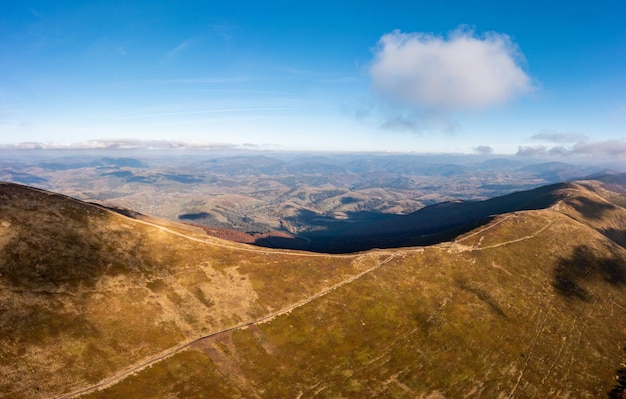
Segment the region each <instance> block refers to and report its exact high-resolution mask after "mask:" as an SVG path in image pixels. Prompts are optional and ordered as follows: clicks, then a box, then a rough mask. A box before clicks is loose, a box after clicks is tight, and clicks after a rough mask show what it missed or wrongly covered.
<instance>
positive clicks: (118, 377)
mask: <svg viewBox="0 0 626 399" xmlns="http://www.w3.org/2000/svg"><path fill="white" fill-rule="evenodd" d="M157 227H158V226H157ZM174 233H175V232H174ZM181 235H182V236H184V234H181ZM187 238H190V239H193V238H192V237H187ZM379 254H380V255H385V254H387V253H385V252H383V253H379ZM395 256H396V254H391V255H389V256H388V257H387V258H385V259H383V260H382V261H380V262H378V263H376V265H374V266H373V267H371V268H369V269H367V270H365V271H363V272H361V273H359V274H356V275H354V276H352V277H350V278H348V279H346V280H343V281H341V282H339V283H337V284H335V285H332V286H330V287H328V288H325V289H323V290H322V291H320V292H318V293H317V294H315V295H313V296H310V297H308V298H305V299H303V300H301V301H298V302H296V303H293V304H291V305H289V306H287V307H285V308H282V309H279V310H277V311H274V312H271V313H269V314H267V315H265V316H263V317H261V318H258V319H255V320H252V321H248V322H245V323H241V324H237V325H235V326H232V327H228V328H225V329H223V330H219V331H214V332H212V333H209V334H206V335H203V336H201V337H198V338H194V339H192V340H187V341H185V342H183V343H181V344H179V345H177V346H175V347H173V348H169V349H167V350H165V351H163V352H160V353H158V354H156V355H154V356H152V357H150V358H148V359H144V360H142V361H141V362H140V363H137V364H135V365H132V366H129V367H127V368H125V369H122V370H120V371H119V372H117V373H116V374H115V375H112V376H111V377H108V378H106V379H104V380H102V381H100V382H98V383H97V384H94V385H91V386H88V387H85V388H82V389H79V390H76V391H74V392H70V393H67V394H65V395H61V396H59V397H58V398H57V399H70V398H76V397H79V396H82V395H85V394H88V393H91V392H94V391H97V390H100V389H104V388H107V387H110V386H112V385H115V384H117V383H118V382H120V381H122V380H123V379H125V378H126V377H128V376H130V375H132V374H134V373H137V372H139V371H141V370H143V369H145V368H147V367H150V366H151V365H153V364H155V363H158V362H160V361H161V360H164V359H166V358H168V357H171V356H173V355H175V354H177V353H179V352H182V351H183V350H185V349H187V348H189V347H190V346H191V345H193V344H195V343H198V342H200V341H202V340H204V339H207V338H210V337H213V336H215V335H219V334H223V333H227V332H229V331H235V330H240V329H243V328H246V327H250V326H253V325H258V324H262V323H266V322H268V321H270V320H272V319H274V318H275V317H278V316H281V315H283V314H286V313H289V312H291V311H292V310H294V309H296V308H299V307H301V306H304V305H306V304H307V303H309V302H311V301H314V300H315V299H317V298H320V297H322V296H324V295H326V294H328V293H329V292H331V291H333V290H335V289H337V288H339V287H342V286H344V285H346V284H349V283H351V282H353V281H355V280H357V279H359V278H361V277H363V276H364V275H366V274H368V273H371V272H373V271H375V270H376V269H378V268H380V267H381V266H383V265H385V264H386V263H389V262H390V261H391V260H393V258H394V257H395Z"/></svg>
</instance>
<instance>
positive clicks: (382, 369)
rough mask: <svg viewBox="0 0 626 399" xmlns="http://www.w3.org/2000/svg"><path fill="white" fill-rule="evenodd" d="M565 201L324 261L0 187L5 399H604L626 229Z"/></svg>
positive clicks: (625, 266) (623, 306)
mask: <svg viewBox="0 0 626 399" xmlns="http://www.w3.org/2000/svg"><path fill="white" fill-rule="evenodd" d="M563 190H564V191H562V192H559V193H558V198H563V199H562V200H560V201H559V202H558V203H556V204H555V205H554V206H552V207H551V208H548V209H544V210H530V211H520V212H515V213H510V214H505V215H501V216H498V217H496V218H494V219H493V220H492V221H491V222H490V223H489V224H488V225H486V226H482V227H481V228H479V229H476V230H473V231H471V232H468V233H466V234H464V235H463V236H460V237H457V239H456V240H455V241H453V242H449V243H443V244H439V245H435V246H430V247H421V248H419V247H416V248H403V249H395V250H393V249H390V250H386V251H372V252H368V253H363V254H354V255H347V256H330V255H323V254H307V253H298V252H288V251H264V250H259V249H254V248H251V247H248V246H243V245H237V244H230V243H226V242H223V241H219V240H216V239H209V238H200V237H201V236H195V235H193V234H192V238H191V239H189V238H184V237H182V236H185V235H188V234H187V233H182V232H180V231H178V234H180V235H176V234H174V231H173V230H164V229H162V228H158V227H157V226H153V225H149V224H145V223H142V222H141V221H136V220H131V219H128V218H124V217H122V216H119V215H115V214H113V213H110V212H107V211H105V210H102V209H101V208H95V207H92V206H89V205H85V204H82V203H79V202H76V201H73V200H70V199H68V198H65V197H59V196H49V195H48V196H47V194H44V193H41V192H38V191H33V190H30V189H27V188H23V187H19V186H8V185H4V186H1V187H0V196H2V198H1V199H0V207H2V209H1V210H0V215H1V217H2V221H0V224H1V226H2V228H3V229H4V230H3V231H2V234H0V237H1V238H0V239H1V240H2V242H1V243H0V245H1V246H2V251H1V256H2V259H1V260H0V273H2V276H0V283H1V284H2V285H1V288H0V306H1V307H2V309H1V312H0V337H2V338H1V339H2V346H0V348H1V349H0V350H1V351H2V352H0V356H1V359H2V361H1V362H0V381H1V384H0V397H7V398H9V397H10V398H14V397H18V398H19V397H55V396H61V394H63V393H67V392H71V391H75V390H79V389H81V388H84V387H89V386H93V385H95V384H97V383H98V382H99V381H102V380H103V379H105V378H110V377H111V376H116V375H117V376H120V377H123V378H120V379H119V380H116V381H115V382H116V383H114V384H112V385H109V386H106V387H102V388H103V389H101V390H96V391H92V392H90V393H86V394H85V395H82V397H85V398H120V397H125V398H142V397H153V398H172V397H179V398H220V397H223V398H235V397H241V398H248V397H252V398H254V397H256V398H274V397H293V398H314V397H318V398H322V397H324V398H326V397H328V398H340V397H344V398H347V397H354V398H368V397H370V398H374V397H376V398H379V397H382V398H402V397H405V398H419V397H424V398H426V397H431V398H442V397H443V398H460V397H481V398H545V397H589V398H601V397H607V396H608V395H609V390H611V389H612V388H613V387H614V385H615V380H614V376H615V373H616V371H617V370H618V369H619V368H620V362H622V361H623V352H622V349H621V348H623V347H624V346H626V334H625V333H626V324H625V320H626V317H625V312H626V250H624V248H623V247H622V245H623V243H622V242H621V241H620V240H619V238H616V237H619V234H623V231H624V230H623V226H626V223H625V222H626V210H624V209H623V208H621V206H619V205H618V203H617V202H616V201H615V200H614V199H615V198H616V197H615V195H616V194H614V193H611V192H608V191H606V190H604V189H603V188H602V187H600V186H599V185H598V184H596V183H593V182H584V183H580V184H575V185H570V186H568V187H566V188H563ZM71 215H74V218H73V219H72V217H71ZM22 243H24V244H22ZM90 245H91V246H90ZM55 248H57V251H58V253H59V254H58V255H54V253H55V252H54V249H55ZM342 282H346V283H345V284H344V283H342ZM329 287H335V288H334V289H328V288H329ZM292 304H299V305H298V306H297V307H294V308H293V309H291V310H290V311H289V312H279V314H277V315H276V317H273V318H270V319H268V320H263V322H261V323H253V324H249V323H247V322H249V321H254V320H261V319H263V318H264V316H265V315H268V314H271V313H272V312H276V311H280V310H281V309H287V308H290V305H292ZM243 324H246V325H245V326H244V325H243ZM234 325H242V326H241V327H240V328H234V329H229V328H228V327H230V326H234ZM220 331H223V332H221V333H220ZM212 332H217V333H216V334H211V333H212ZM209 334H211V335H210V336H208V337H207V338H204V339H199V340H196V339H197V338H200V337H202V336H205V335H209ZM194 340H195V341H194ZM182 342H193V344H192V345H189V346H186V347H185V348H184V349H183V350H181V351H179V352H176V353H173V354H172V355H171V356H169V357H166V358H165V359H163V360H161V361H159V362H155V363H154V364H152V365H151V366H150V367H146V368H142V369H141V370H139V371H137V372H136V373H132V374H129V375H126V374H123V373H120V371H122V370H123V369H124V368H126V367H128V366H129V365H132V364H140V363H141V362H142V361H145V360H146V359H150V358H151V357H153V356H154V355H155V354H157V353H160V352H161V351H163V350H166V349H167V348H170V347H174V346H176V345H180V344H181V343H182Z"/></svg>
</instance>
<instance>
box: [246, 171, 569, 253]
mask: <svg viewBox="0 0 626 399" xmlns="http://www.w3.org/2000/svg"><path fill="white" fill-rule="evenodd" d="M567 187H570V185H569V184H567V183H559V184H553V185H549V186H543V187H539V188H536V189H534V190H529V191H520V192H515V193H512V194H508V195H504V196H501V197H496V198H492V199H488V200H485V201H458V202H444V203H440V204H436V205H431V206H427V207H424V208H422V209H420V210H418V211H416V212H413V213H411V214H408V215H389V214H379V215H376V214H365V213H363V214H362V215H352V217H351V218H350V220H346V221H341V220H339V221H336V220H333V221H329V222H327V223H326V225H325V226H323V227H324V228H323V229H321V230H319V231H314V232H310V233H306V234H302V235H300V236H297V237H294V238H291V239H289V238H274V237H270V238H261V239H257V240H256V241H255V244H256V245H260V246H266V247H272V248H281V247H282V248H297V249H306V250H309V251H318V252H329V253H349V252H356V251H364V250H368V249H372V248H398V247H408V246H414V245H430V244H435V243H439V242H443V241H448V240H451V239H453V238H454V237H456V236H458V235H459V234H462V233H465V232H468V231H470V230H472V229H474V228H476V227H478V226H480V225H482V224H485V223H488V222H489V220H491V219H489V217H492V216H496V215H501V214H504V213H508V212H514V211H520V210H533V209H544V208H547V207H549V206H551V205H553V204H554V203H555V202H556V201H558V200H559V199H561V198H562V197H563V194H562V190H563V189H565V188H567ZM299 217H300V218H302V219H311V220H312V222H311V223H315V221H314V220H315V219H316V215H310V216H308V217H307V216H306V215H300V216H299ZM317 219H319V216H318V217H317Z"/></svg>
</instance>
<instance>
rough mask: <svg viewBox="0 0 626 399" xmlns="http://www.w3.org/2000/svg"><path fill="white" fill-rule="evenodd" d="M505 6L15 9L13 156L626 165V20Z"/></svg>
mask: <svg viewBox="0 0 626 399" xmlns="http://www.w3.org/2000/svg"><path fill="white" fill-rule="evenodd" d="M506 3H508V2H501V1H498V2H495V1H494V2H461V1H458V2H453V1H428V2H426V1H424V2H421V1H411V2H409V1H386V2H380V1H359V2H356V1H354V2H342V1H332V2H331V1H315V2H293V1H263V2H247V1H239V2H217V1H158V0H157V1H112V0H110V1H101V2H100V1H54V2H52V1H2V2H0V145H15V144H19V143H25V142H37V143H47V144H48V145H49V146H59V145H70V144H71V145H73V146H81V145H89V144H86V143H92V145H96V144H93V143H112V142H116V141H126V142H128V141H129V140H135V141H141V142H154V141H174V142H185V143H186V142H189V143H195V145H201V144H202V145H204V144H210V143H231V144H235V145H247V146H249V147H250V146H251V148H254V147H255V146H256V147H258V148H269V149H284V150H342V151H344V150H353V151H410V152H462V153H472V152H482V153H494V154H516V153H517V154H519V155H526V156H530V155H532V156H556V157H569V156H587V157H607V158H619V157H623V156H626V24H624V16H625V15H626V3H625V2H624V1H594V2H587V1H580V2H575V3H572V2H564V1H563V2H561V1H541V2H535V1H525V2H516V4H506ZM97 145H100V144H97Z"/></svg>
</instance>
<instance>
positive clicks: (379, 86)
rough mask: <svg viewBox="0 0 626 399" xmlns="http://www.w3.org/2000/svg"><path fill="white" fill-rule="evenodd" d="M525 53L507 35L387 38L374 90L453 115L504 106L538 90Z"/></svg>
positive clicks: (374, 71)
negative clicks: (524, 62)
mask: <svg viewBox="0 0 626 399" xmlns="http://www.w3.org/2000/svg"><path fill="white" fill-rule="evenodd" d="M522 60H523V56H522V54H521V53H520V52H519V50H518V48H517V46H516V45H515V44H514V43H513V42H512V41H511V39H510V38H509V37H508V36H507V35H504V34H499V33H488V34H485V35H484V36H482V37H478V36H476V35H475V34H474V32H471V31H468V30H461V29H459V30H456V31H454V32H452V33H451V34H450V35H449V36H448V37H447V38H444V37H441V36H434V35H431V34H426V33H402V32H400V31H399V30H395V31H393V32H391V33H388V34H385V35H383V36H382V37H381V39H380V40H379V42H378V46H377V47H376V49H375V51H374V60H373V62H372V64H371V66H370V69H369V75H370V77H371V78H372V86H373V89H374V90H375V91H376V92H377V93H379V94H382V95H383V96H385V97H386V98H388V99H391V100H393V101H394V102H395V103H398V104H400V105H403V106H408V107H410V108H413V109H417V110H420V111H423V110H426V111H435V112H447V111H458V110H468V109H469V110H471V109H481V108H485V107H489V106H493V105H498V104H502V103H505V102H507V101H509V100H512V99H514V98H516V97H518V96H520V95H523V94H526V93H528V92H530V91H532V89H533V86H532V82H531V78H530V77H529V76H528V75H527V74H526V73H525V72H524V71H523V70H522V68H521V67H520V63H521V61H522Z"/></svg>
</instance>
